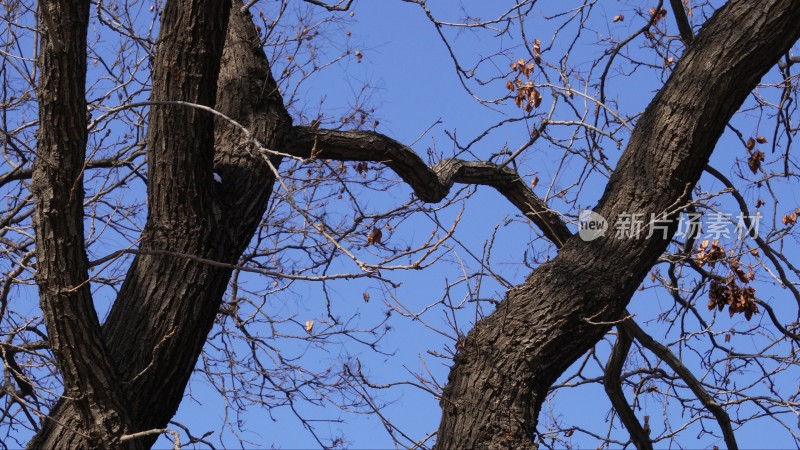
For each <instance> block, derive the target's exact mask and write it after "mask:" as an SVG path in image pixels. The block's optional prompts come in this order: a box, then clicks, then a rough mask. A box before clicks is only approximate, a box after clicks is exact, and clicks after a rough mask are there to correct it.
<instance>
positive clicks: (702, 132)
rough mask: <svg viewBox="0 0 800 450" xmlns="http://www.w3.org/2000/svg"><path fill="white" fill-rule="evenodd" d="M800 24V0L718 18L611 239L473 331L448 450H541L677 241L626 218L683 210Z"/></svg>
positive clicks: (624, 201) (661, 118)
mask: <svg viewBox="0 0 800 450" xmlns="http://www.w3.org/2000/svg"><path fill="white" fill-rule="evenodd" d="M798 23H800V0H768V1H761V2H752V1H748V0H733V1H731V2H729V3H728V4H727V5H726V6H725V7H723V8H721V9H720V10H719V11H718V12H717V13H716V14H715V15H714V16H713V17H712V18H711V19H709V21H708V22H707V24H706V25H705V26H704V28H703V30H702V31H701V33H700V34H699V35H698V36H697V37H696V38H695V39H694V40H693V42H692V44H691V45H690V46H689V48H688V49H687V50H686V52H685V54H684V56H683V57H682V59H681V61H680V62H679V63H678V65H677V66H676V68H675V71H674V72H673V74H672V76H671V77H670V79H669V81H668V82H667V83H666V85H665V86H664V88H663V89H662V90H661V91H660V92H659V93H658V94H657V95H656V96H655V98H654V99H653V101H652V102H651V104H650V106H649V107H648V108H647V109H646V111H645V112H644V114H643V115H642V116H641V118H640V119H639V122H638V123H637V126H636V128H635V130H634V133H633V135H632V136H631V139H630V142H629V144H628V147H627V149H626V150H625V152H624V154H623V155H622V157H621V160H620V162H619V164H618V166H617V169H616V170H615V172H614V174H613V175H612V176H611V179H610V181H609V183H608V186H607V188H606V191H605V194H604V195H603V198H602V199H601V201H600V203H599V205H598V207H597V212H598V213H600V214H601V215H602V216H604V217H606V218H608V219H609V230H610V231H609V234H610V236H606V237H605V238H601V239H598V240H595V241H592V242H584V241H582V240H580V239H579V238H575V237H574V238H572V239H570V240H569V241H567V243H566V244H565V245H564V247H563V248H562V249H561V251H560V252H559V254H558V256H557V257H556V258H555V259H554V260H552V261H550V262H548V263H546V264H543V265H542V266H540V267H539V268H538V269H536V270H535V271H534V272H533V273H532V274H531V275H530V276H529V278H528V279H527V280H526V281H525V283H524V284H522V285H521V286H519V287H517V288H515V289H512V290H511V291H509V292H508V294H507V296H506V299H505V300H504V301H503V302H502V303H501V304H500V305H499V306H498V308H497V310H496V311H495V312H494V313H492V314H491V315H490V316H488V317H487V318H485V319H483V320H481V321H480V322H478V324H476V326H475V328H474V329H473V330H472V331H471V332H470V333H469V335H468V336H467V338H466V340H465V342H464V345H463V347H462V350H461V351H460V352H459V353H458V354H457V355H456V357H455V363H454V366H453V368H452V369H451V372H450V377H449V382H448V385H447V387H446V389H445V392H444V395H443V397H442V400H441V405H442V410H443V416H442V421H441V424H440V427H439V432H438V441H437V444H436V446H437V448H441V449H450V448H519V449H522V448H534V447H535V443H534V433H535V430H536V423H537V416H538V414H539V411H540V408H541V405H542V402H543V401H544V400H545V397H546V395H547V392H548V389H549V388H550V386H551V385H552V384H553V383H554V382H555V381H556V379H557V378H558V377H559V376H560V375H561V374H562V373H563V372H564V371H565V370H566V369H567V368H568V367H569V366H570V365H571V364H572V363H573V362H574V361H576V360H577V359H578V358H579V357H580V356H581V355H582V354H583V353H584V352H586V351H587V350H589V349H590V348H592V346H594V345H595V344H596V343H597V342H598V341H599V340H600V339H601V338H602V337H603V335H604V334H605V333H606V332H607V331H608V330H609V328H610V326H611V324H612V323H613V322H614V321H616V320H618V319H619V318H620V315H621V313H622V312H623V311H624V309H625V306H626V305H627V303H628V302H629V301H630V298H631V297H632V295H633V293H634V291H635V290H636V288H637V287H638V285H639V284H640V283H641V281H642V279H643V278H644V277H645V275H646V274H647V271H648V270H649V268H650V267H651V266H652V265H653V264H654V263H655V261H656V259H657V258H658V257H659V256H660V255H661V254H662V253H663V251H664V250H665V249H666V246H667V244H668V241H667V240H663V239H656V238H652V239H619V238H615V237H614V230H615V225H614V222H615V220H614V218H616V217H618V216H619V215H620V214H624V213H628V214H630V213H636V214H642V216H641V217H642V218H643V219H644V220H649V218H650V214H651V213H654V214H656V215H660V214H663V213H667V212H670V213H672V215H671V217H674V213H675V212H676V211H678V210H679V209H680V207H681V204H682V202H684V201H685V200H687V198H688V195H689V193H690V192H691V189H692V187H693V186H694V184H695V183H696V182H697V180H698V179H699V177H700V175H701V173H702V170H703V167H704V166H705V164H706V162H707V161H708V158H709V156H710V154H711V152H712V150H713V149H714V146H715V144H716V142H717V140H718V139H719V136H720V135H721V134H722V131H723V129H724V127H725V124H726V123H727V122H728V120H729V119H730V117H731V116H732V114H733V113H734V112H735V111H736V109H737V108H738V107H739V106H740V105H741V104H742V102H743V101H744V99H745V98H746V97H747V95H748V94H749V93H750V92H751V90H752V89H753V88H754V87H755V85H756V83H757V82H758V81H759V80H760V79H761V77H762V76H763V75H764V74H765V73H766V71H767V70H769V68H770V67H772V66H773V65H774V64H775V63H776V62H777V61H778V59H779V57H780V56H781V55H783V54H785V52H786V51H787V50H788V49H789V48H790V47H791V45H792V43H794V42H795V41H796V40H797V38H798V36H800V27H798V26H797V24H798ZM673 233H674V227H673ZM658 234H659V233H656V235H658Z"/></svg>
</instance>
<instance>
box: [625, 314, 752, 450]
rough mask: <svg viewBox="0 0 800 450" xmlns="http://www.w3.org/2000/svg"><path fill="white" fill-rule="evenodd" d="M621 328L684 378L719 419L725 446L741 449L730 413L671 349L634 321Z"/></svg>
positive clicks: (704, 404)
mask: <svg viewBox="0 0 800 450" xmlns="http://www.w3.org/2000/svg"><path fill="white" fill-rule="evenodd" d="M621 327H622V328H623V329H624V330H625V331H626V332H628V333H630V334H631V336H633V337H634V338H635V339H636V340H637V341H639V343H640V344H642V346H643V347H644V348H646V349H648V350H650V351H651V352H653V354H654V355H656V356H658V357H659V358H660V359H661V360H662V361H664V362H665V363H667V365H668V366H669V367H670V368H672V370H674V371H675V373H676V374H678V376H680V377H681V378H683V381H685V382H686V385H687V386H688V387H689V389H691V391H692V392H693V393H694V395H696V396H697V399H698V400H700V402H701V403H702V404H703V406H705V407H706V409H707V410H708V411H709V412H710V413H711V414H713V415H714V418H715V419H717V422H718V423H719V426H720V428H721V429H722V436H723V437H724V439H725V446H726V447H727V448H729V449H731V450H735V449H737V448H739V446H738V445H737V443H736V437H735V436H734V434H733V428H732V427H731V418H730V416H728V413H727V412H725V410H724V409H723V408H722V406H720V405H719V403H717V401H716V400H715V399H714V397H712V396H711V395H710V394H709V393H708V392H707V391H706V390H705V388H703V384H702V383H701V382H700V381H699V380H698V379H697V378H696V377H695V376H694V374H693V373H692V371H691V370H689V368H687V367H686V366H685V365H684V364H683V363H682V362H681V360H680V359H679V358H678V357H677V356H675V354H674V353H672V351H670V349H669V348H667V347H666V346H664V345H662V344H661V343H660V342H658V341H656V340H655V339H653V338H652V337H651V336H650V335H649V334H647V333H646V332H645V331H644V330H642V329H641V327H639V325H638V324H637V323H636V322H635V321H634V320H633V319H629V320H626V321H624V322H622V324H621Z"/></svg>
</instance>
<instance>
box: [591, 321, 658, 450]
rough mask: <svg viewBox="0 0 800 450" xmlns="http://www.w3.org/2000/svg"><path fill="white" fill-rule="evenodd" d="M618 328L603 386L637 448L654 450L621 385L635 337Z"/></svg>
mask: <svg viewBox="0 0 800 450" xmlns="http://www.w3.org/2000/svg"><path fill="white" fill-rule="evenodd" d="M617 330H618V331H619V333H617V342H616V343H615V344H614V348H613V349H612V350H611V356H610V357H609V358H608V363H607V364H606V369H605V377H604V378H603V387H604V388H605V390H606V395H608V399H609V400H611V404H612V405H613V406H614V409H615V410H616V411H617V414H618V415H619V420H620V421H622V424H623V425H625V428H626V429H627V430H628V432H629V433H630V434H631V441H633V444H634V445H635V446H636V448H637V449H638V450H652V449H653V442H652V441H651V440H650V436H649V435H648V433H647V431H645V429H644V428H642V424H640V423H639V420H638V419H637V418H636V414H634V412H633V409H631V406H630V405H629V404H628V401H627V400H626V399H625V394H623V392H622V386H621V385H620V372H621V371H622V365H623V364H624V363H625V359H626V358H627V357H628V352H629V351H630V349H631V343H633V337H632V336H631V335H630V334H629V333H628V332H627V331H626V330H625V328H623V327H622V326H618V327H617Z"/></svg>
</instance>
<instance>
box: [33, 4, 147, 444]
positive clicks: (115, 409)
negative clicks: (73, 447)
mask: <svg viewBox="0 0 800 450" xmlns="http://www.w3.org/2000/svg"><path fill="white" fill-rule="evenodd" d="M40 11H41V16H42V23H43V25H42V28H41V30H42V32H41V47H40V57H39V64H40V66H41V68H42V71H41V75H40V76H39V85H38V89H37V96H38V100H39V121H40V123H41V126H40V127H39V132H38V143H39V147H38V150H39V152H38V157H37V158H36V161H35V163H34V168H33V176H32V181H31V191H32V193H33V195H34V198H35V202H36V209H35V214H34V227H35V229H36V260H37V270H36V281H37V284H38V286H39V298H40V301H41V305H42V311H43V313H44V317H45V321H46V324H47V330H48V338H49V342H50V348H51V349H52V351H53V354H54V356H55V359H56V361H57V363H58V368H59V371H60V372H61V375H62V376H63V379H64V396H65V398H67V399H69V404H70V406H71V407H72V408H73V409H74V410H75V411H76V414H77V416H78V417H79V418H80V426H78V427H77V429H78V430H79V431H78V432H79V433H81V434H82V435H83V436H85V438H86V440H87V442H88V443H89V444H90V445H92V446H103V445H105V446H114V447H118V446H119V438H120V437H121V436H122V435H123V434H124V433H125V432H127V431H129V430H130V429H131V422H130V417H129V416H128V413H127V411H126V406H125V402H124V398H123V395H122V392H121V390H120V389H119V384H118V380H119V378H118V375H117V373H116V371H115V370H114V366H113V364H112V363H111V359H110V358H109V356H108V353H107V351H106V347H105V344H104V342H103V338H102V336H101V332H100V322H99V321H98V318H97V314H96V312H95V310H94V305H93V303H92V294H91V291H90V289H89V270H88V269H89V265H88V260H87V258H86V248H85V246H84V237H83V161H84V158H85V152H86V140H87V128H86V99H85V96H84V89H85V87H84V86H85V83H86V34H87V28H88V24H89V1H88V0H85V1H72V0H57V1H45V2H42V3H41V4H40ZM73 71H74V72H75V76H63V74H72V72H73Z"/></svg>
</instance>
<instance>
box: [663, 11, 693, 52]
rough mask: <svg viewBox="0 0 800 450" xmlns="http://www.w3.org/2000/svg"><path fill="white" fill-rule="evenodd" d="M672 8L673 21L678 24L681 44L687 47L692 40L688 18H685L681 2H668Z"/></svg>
mask: <svg viewBox="0 0 800 450" xmlns="http://www.w3.org/2000/svg"><path fill="white" fill-rule="evenodd" d="M669 4H670V5H671V6H672V13H673V14H674V15H675V21H676V22H678V31H679V32H680V34H681V39H682V40H683V43H684V44H686V45H689V44H690V43H691V42H692V40H694V32H692V25H691V24H690V23H689V18H688V17H687V16H686V10H685V9H684V7H683V2H682V1H681V0H669Z"/></svg>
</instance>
